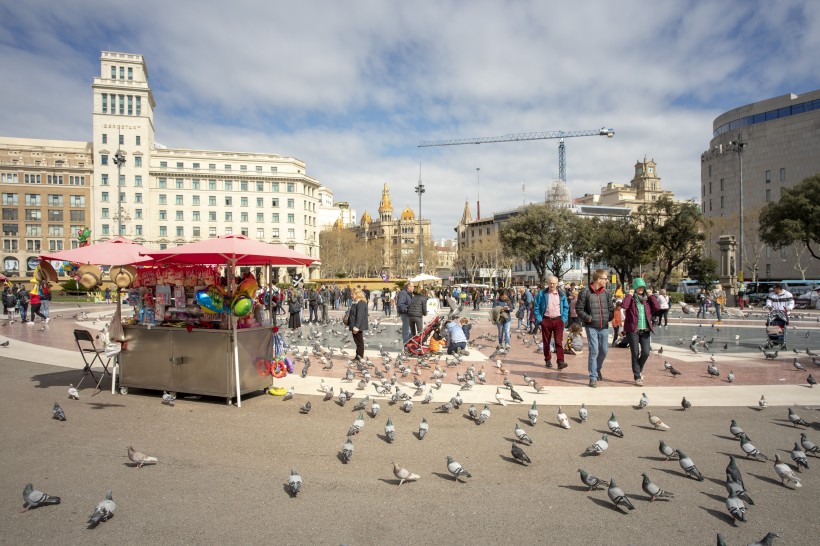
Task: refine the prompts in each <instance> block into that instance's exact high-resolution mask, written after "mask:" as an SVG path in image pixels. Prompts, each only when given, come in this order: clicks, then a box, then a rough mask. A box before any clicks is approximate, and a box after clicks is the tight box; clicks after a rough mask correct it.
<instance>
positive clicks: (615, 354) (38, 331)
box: [0, 303, 820, 406]
mask: <svg viewBox="0 0 820 546" xmlns="http://www.w3.org/2000/svg"><path fill="white" fill-rule="evenodd" d="M125 311H126V309H125V308H124V312H125ZM83 313H85V314H83ZM113 313H114V305H106V304H90V303H89V304H82V305H77V304H52V310H51V320H50V321H49V323H48V324H42V323H40V322H39V319H38V322H37V323H35V324H33V325H26V324H21V323H19V322H16V323H13V324H8V322H7V321H5V320H4V321H3V322H2V324H3V326H2V328H0V343H2V342H4V341H6V340H10V343H9V346H8V347H7V348H2V349H0V360H3V361H5V360H19V361H28V362H36V363H41V364H49V365H52V366H59V367H63V368H73V369H82V367H83V361H82V359H81V357H80V355H79V354H78V352H77V348H76V345H75V343H74V338H73V334H72V332H73V330H74V329H75V328H84V329H87V330H90V331H92V332H97V331H99V329H101V328H103V327H104V326H105V325H106V324H107V323H108V321H109V320H110V317H111V315H112V314H113ZM370 313H371V320H374V319H381V318H383V314H382V312H381V311H372V310H371V311H370ZM341 314H342V312H341V311H332V312H331V318H332V319H333V320H335V321H338V319H339V317H340V316H341ZM464 315H465V316H467V317H469V318H470V319H471V321H472V322H473V324H474V326H473V330H472V335H471V351H470V353H471V354H470V355H469V356H468V357H465V358H464V360H463V362H462V363H461V364H459V365H457V366H452V367H447V366H446V365H445V358H444V357H441V358H440V359H439V361H438V365H439V366H440V367H441V368H442V369H445V370H446V372H447V376H446V377H445V379H444V380H443V386H442V389H441V390H434V401H435V402H438V403H441V402H444V401H447V400H449V399H450V397H452V396H453V395H454V394H455V393H456V392H460V394H461V396H462V398H463V399H464V400H465V401H466V402H469V403H482V402H488V403H490V402H492V403H495V392H496V388H497V386H498V385H501V383H502V381H503V379H504V378H505V377H507V378H509V380H510V381H511V382H512V383H513V385H515V386H516V391H517V392H518V393H519V394H520V395H521V396H522V397H523V398H524V400H525V403H527V404H530V403H531V402H532V401H537V402H538V403H539V404H540V403H544V404H578V403H580V401H584V402H585V403H586V404H587V405H634V404H636V403H637V401H638V399H639V398H640V395H641V393H643V392H645V393H646V394H647V396H649V398H650V399H651V400H652V403H653V404H655V405H664V406H676V405H678V404H680V401H681V398H682V397H683V396H686V397H687V399H689V400H690V401H692V403H693V404H694V405H709V406H756V405H757V401H758V400H759V398H760V396H761V395H762V394H765V396H766V399H767V400H768V401H769V403H770V404H771V405H790V404H808V405H811V404H818V403H820V388H817V389H810V388H808V385H807V383H806V377H807V375H808V373H813V374H814V375H815V376H816V377H817V376H820V373H817V372H820V367H817V366H816V365H813V364H812V358H811V357H810V356H808V355H807V354H806V352H805V350H806V349H810V350H812V351H813V352H817V353H820V323H818V317H820V314H817V313H811V312H807V313H805V314H804V315H803V316H801V319H800V320H793V321H792V325H791V326H790V329H789V330H788V332H787V342H788V344H789V350H788V351H785V352H783V353H781V354H780V355H779V356H778V358H776V359H774V360H767V359H765V358H764V357H763V355H762V353H761V352H760V351H759V350H758V349H757V347H758V345H760V344H762V343H764V342H765V339H766V334H765V328H764V325H763V322H762V321H763V318H762V316H761V315H760V314H759V311H758V312H755V313H754V314H753V316H751V317H750V318H736V319H727V320H725V321H724V322H723V324H721V325H715V324H713V322H711V321H706V320H698V319H694V318H689V317H687V316H686V315H683V314H681V313H679V312H678V313H675V311H674V310H673V312H672V315H671V316H670V318H669V327H668V328H659V329H658V331H657V334H656V335H654V336H653V353H652V356H651V357H650V359H649V360H648V362H647V364H646V366H645V369H644V383H645V385H644V386H643V387H636V386H634V385H633V382H632V372H631V366H630V352H629V349H620V348H615V347H610V349H609V353H608V356H607V360H606V362H605V364H604V368H603V376H604V380H602V381H599V383H598V388H597V389H592V388H589V387H588V386H587V383H588V375H587V353H586V351H585V350H584V351H583V352H581V353H580V354H578V355H567V357H566V361H567V363H568V364H569V366H568V367H567V368H566V369H565V370H563V371H560V372H559V371H557V369H556V368H552V369H547V368H545V367H544V359H543V355H542V354H541V352H540V351H539V350H538V349H537V344H538V342H539V341H540V336H539V337H538V338H536V337H533V336H529V335H526V334H523V333H519V332H515V331H514V330H513V333H512V336H511V337H512V340H511V348H510V351H509V353H508V354H505V355H501V356H500V357H499V358H498V359H497V360H493V361H491V360H489V358H488V357H489V356H490V355H491V354H492V353H493V351H494V349H495V341H494V338H493V337H492V336H494V335H495V333H496V327H495V326H494V325H492V324H491V323H490V322H489V319H488V309H486V308H485V309H481V310H480V311H472V310H469V309H468V310H465V312H464ZM515 322H516V321H515V320H513V326H514V325H515ZM383 324H385V325H387V328H386V332H385V334H383V335H381V336H378V339H376V337H375V336H374V337H367V338H366V341H367V343H368V349H367V351H366V356H368V357H369V358H370V359H371V360H372V361H373V362H374V363H376V364H377V365H379V366H380V365H381V360H382V359H381V358H380V357H379V356H378V342H379V341H382V342H383V343H384V346H385V349H386V350H387V351H388V352H390V353H392V354H395V353H396V351H397V349H398V344H397V343H396V342H395V338H398V337H400V334H398V333H397V331H398V329H399V322H398V321H397V320H396V318H395V317H393V318H392V319H386V320H384V321H383ZM310 328H311V326H309V325H305V326H304V327H303V330H304V331H305V332H308V331H309V329H310ZM313 328H314V329H317V330H318V326H313ZM334 328H335V329H336V330H337V331H339V330H341V329H342V328H343V327H342V326H341V325H340V324H338V322H337V323H336V324H335V326H334ZM695 335H697V336H701V337H702V338H704V339H706V340H710V339H711V338H714V339H715V341H714V342H713V343H712V345H711V347H710V350H709V351H708V352H700V353H698V354H695V353H693V352H692V351H691V350H690V349H689V340H690V339H691V338H692V336H695ZM336 339H338V338H336ZM338 343H339V342H338V341H337V342H336V344H334V342H333V340H331V341H330V342H328V343H327V345H329V346H338ZM295 345H296V347H297V348H298V350H299V351H300V352H301V351H302V350H303V349H304V347H305V345H307V343H303V342H300V341H298V340H297V342H296V344H295ZM795 349H796V350H798V351H799V352H800V353H801V354H799V355H798V354H795V353H794V352H793V350H795ZM352 350H353V349H352V346H351V347H350V348H349V351H348V352H350V353H351V354H352ZM701 350H702V349H701ZM661 351H662V352H661ZM710 355H714V358H715V360H716V363H717V366H718V368H719V370H720V371H721V376H720V377H719V378H714V377H712V376H711V375H709V374H708V373H706V366H707V363H708V362H709V356H710ZM795 357H797V358H798V359H799V361H800V362H801V363H802V364H803V365H804V367H805V368H806V370H807V371H806V372H801V371H798V370H796V369H795V368H794V367H793V364H792V362H793V359H794V358H795ZM347 358H348V357H345V356H341V355H339V356H337V357H336V358H335V359H334V367H333V369H331V370H321V367H322V366H321V364H320V363H318V362H317V359H315V358H314V359H313V366H312V367H311V369H310V374H309V375H308V377H306V378H304V379H303V378H301V377H299V375H298V373H297V374H294V375H293V376H290V377H288V378H286V379H282V380H277V382H276V384H277V386H285V387H291V386H293V387H294V388H295V389H296V391H297V392H299V393H303V394H314V393H317V388H318V385H319V382H320V381H321V380H322V379H324V380H325V381H326V382H327V383H328V384H330V385H334V386H337V387H338V386H344V387H345V389H346V390H354V387H355V384H351V383H343V382H342V380H341V377H342V375H343V372H344V370H345V369H346V366H345V363H346V361H347ZM664 360H667V361H669V363H670V364H672V365H673V366H674V367H675V368H677V369H678V370H680V371H681V372H682V375H681V376H678V377H673V376H671V374H669V373H668V372H666V371H665V370H664V368H663V362H664ZM553 362H555V356H553ZM410 363H411V364H414V363H415V359H411V360H410ZM431 365H432V366H435V365H436V364H435V363H432V364H431ZM469 365H473V366H475V368H476V370H479V369H483V370H484V371H485V373H486V376H487V384H486V385H476V386H475V387H473V389H472V390H469V391H460V390H459V386H458V384H457V382H456V379H455V377H456V374H457V373H463V372H464V371H465V369H466V368H467V366H469ZM499 365H500V366H501V369H499ZM301 366H302V364H301V363H300V362H297V363H296V368H297V372H298V371H299V370H301ZM730 370H731V371H734V375H735V381H734V383H731V384H730V383H729V382H728V381H727V380H726V375H727V374H728V373H729V371H730ZM418 371H419V375H418V376H417V377H418V378H419V380H420V381H426V382H427V383H428V384H432V382H433V381H432V380H431V378H430V374H431V372H432V370H427V369H424V368H420V369H418ZM502 371H506V372H507V373H506V375H505V374H504V373H502ZM391 373H392V372H391ZM525 373H526V374H527V375H528V376H530V377H532V378H533V379H535V380H536V381H537V382H538V383H539V384H540V385H543V386H545V387H546V389H545V391H546V392H542V393H541V394H537V393H536V392H535V391H534V389H532V388H531V387H529V386H527V385H526V384H525V383H524V381H523V375H524V374H525ZM399 383H401V384H404V385H409V387H410V388H411V390H413V389H414V387H413V385H412V383H411V377H408V378H400V379H399ZM106 385H109V386H110V383H108V380H105V381H104V382H103V388H106ZM404 390H407V388H406V387H405V388H404ZM354 392H355V394H356V395H357V396H359V395H363V394H364V393H367V394H370V395H371V397H372V396H374V395H375V391H374V390H372V389H367V390H366V391H354ZM502 392H506V393H507V394H508V391H506V390H503V391H502ZM508 400H509V397H508Z"/></svg>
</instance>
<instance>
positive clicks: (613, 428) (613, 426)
mask: <svg viewBox="0 0 820 546" xmlns="http://www.w3.org/2000/svg"><path fill="white" fill-rule="evenodd" d="M606 424H607V426H608V427H609V431H610V432H611V433H612V434H614V435H615V436H617V437H618V438H623V437H624V431H622V430H621V426H620V425H619V424H618V419H617V418H616V417H615V412H612V415H610V416H609V421H607V422H606Z"/></svg>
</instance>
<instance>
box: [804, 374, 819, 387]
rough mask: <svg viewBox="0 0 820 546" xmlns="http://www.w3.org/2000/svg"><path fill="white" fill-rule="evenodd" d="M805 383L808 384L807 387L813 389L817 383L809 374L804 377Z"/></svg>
mask: <svg viewBox="0 0 820 546" xmlns="http://www.w3.org/2000/svg"><path fill="white" fill-rule="evenodd" d="M806 383H808V384H809V388H811V389H813V388H814V386H815V385H817V380H816V379H815V378H814V377H812V375H811V374H809V376H808V377H807V378H806Z"/></svg>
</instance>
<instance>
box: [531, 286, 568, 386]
mask: <svg viewBox="0 0 820 546" xmlns="http://www.w3.org/2000/svg"><path fill="white" fill-rule="evenodd" d="M567 318H569V302H568V301H567V296H566V294H564V291H563V290H559V289H558V277H555V276H552V277H550V278H549V281H548V284H547V287H546V288H545V289H543V290H542V291H540V292H539V293H538V295H537V296H536V297H535V321H536V324H540V325H541V340H542V341H543V343H544V363H545V365H546V366H547V368H552V362H551V361H550V338H552V339H553V341H554V342H555V356H557V357H558V369H559V370H563V369H564V368H566V367H567V363H566V362H564V323H565V322H566V321H567Z"/></svg>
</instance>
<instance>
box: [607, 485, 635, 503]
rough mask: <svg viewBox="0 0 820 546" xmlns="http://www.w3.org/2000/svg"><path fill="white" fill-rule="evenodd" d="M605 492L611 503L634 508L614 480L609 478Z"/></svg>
mask: <svg viewBox="0 0 820 546" xmlns="http://www.w3.org/2000/svg"><path fill="white" fill-rule="evenodd" d="M606 494H607V495H608V496H609V500H611V501H612V503H613V504H614V505H615V506H617V507H618V508H620V507H621V506H626V507H627V508H629V509H630V510H634V509H635V507H634V506H633V505H632V501H630V500H629V497H627V496H626V493H624V491H623V489H621V488H620V487H618V484H616V483H615V480H613V479H611V478H610V480H609V488H608V489H607V490H606Z"/></svg>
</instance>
